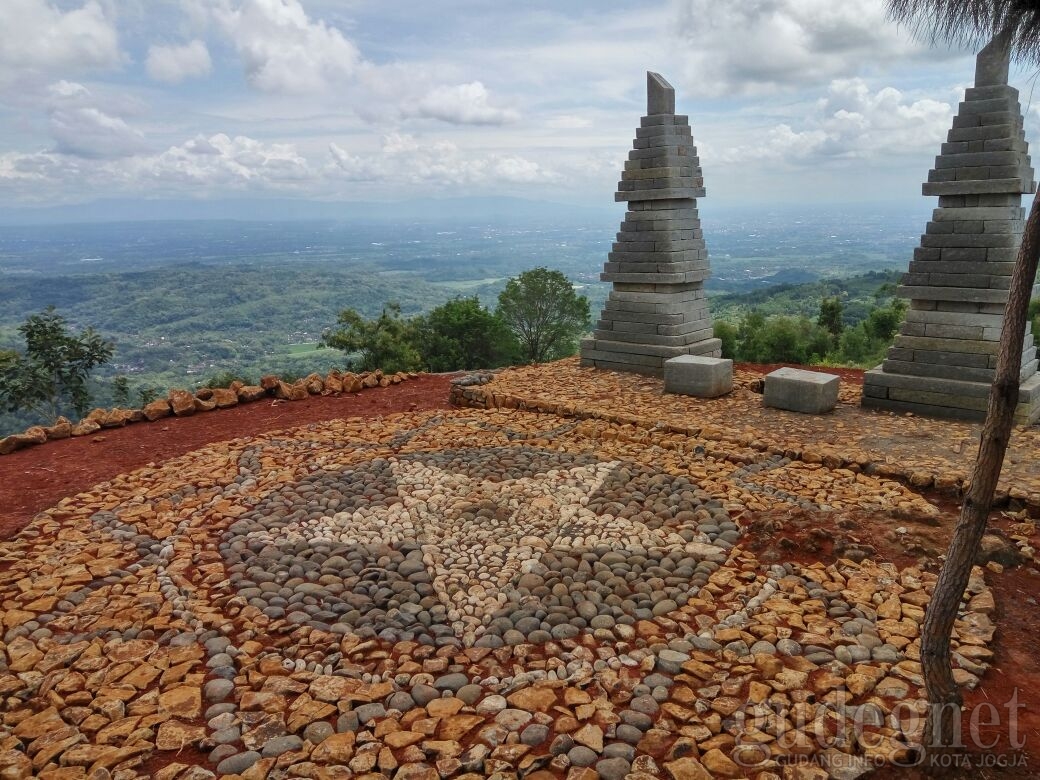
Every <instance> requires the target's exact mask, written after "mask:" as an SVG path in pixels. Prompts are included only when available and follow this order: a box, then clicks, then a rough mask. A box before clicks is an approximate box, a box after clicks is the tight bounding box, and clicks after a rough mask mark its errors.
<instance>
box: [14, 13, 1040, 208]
mask: <svg viewBox="0 0 1040 780" xmlns="http://www.w3.org/2000/svg"><path fill="white" fill-rule="evenodd" d="M972 67H973V58H972V56H971V54H970V53H969V52H963V51H955V50H949V49H945V48H943V49H933V48H932V47H930V46H929V45H928V44H927V42H920V41H917V40H914V39H913V38H912V37H911V36H910V35H909V34H908V33H907V32H906V31H905V30H902V29H900V28H898V27H896V26H895V25H894V24H892V23H890V22H888V21H887V20H886V18H885V13H884V5H883V3H882V2H880V1H875V0H859V1H856V2H840V3H835V2H833V0H748V1H747V2H744V1H742V2H727V3H721V2H717V1H716V0H666V1H664V2H610V1H604V0H597V1H596V2H567V3H560V2H552V3H549V2H524V3H515V4H509V3H498V2H476V1H474V0H446V1H445V2H401V1H398V2H395V1H394V0H373V1H372V2H369V1H368V0H352V1H347V2H342V1H340V2H333V1H332V0H157V1H153V0H86V1H84V0H66V1H62V2H59V1H58V0H3V2H0V208H3V207H13V206H24V205H50V204H59V203H76V202H84V201H91V200H95V199H98V198H113V197H115V198H164V199H165V198H174V199H209V200H219V199H221V198H231V197H233V198H239V199H240V198H243V197H245V198H250V197H257V198H264V197H277V198H285V197H289V198H301V199H316V200H396V199H406V198H414V197H426V196H435V197H454V196H471V195H512V196H520V197H526V198H532V199H545V200H555V201H561V202H569V203H579V204H586V205H601V204H604V203H610V202H611V201H612V194H611V193H612V191H613V188H614V184H615V182H616V181H617V178H618V173H619V170H620V168H621V164H622V161H623V160H624V158H625V155H626V154H627V151H628V149H629V148H630V144H631V138H632V135H633V128H634V127H635V126H636V125H638V122H639V117H640V115H641V114H642V113H643V111H644V108H645V92H644V90H645V71H646V70H656V71H659V72H661V73H662V74H663V75H665V77H666V78H668V79H669V80H670V81H671V82H672V83H673V84H674V85H675V87H676V90H677V106H678V110H679V111H681V112H684V113H687V114H689V116H690V123H691V125H692V127H693V132H694V138H695V141H696V143H697V145H698V147H699V150H700V155H701V160H702V163H703V166H704V170H705V177H706V184H707V188H708V196H709V198H712V199H714V200H716V201H717V202H719V203H722V204H739V203H742V202H748V201H772V202H791V203H827V202H833V201H835V200H841V201H855V200H865V201H906V200H909V199H913V198H915V197H919V193H920V182H921V181H923V179H924V178H925V176H926V174H927V171H928V169H929V167H931V162H932V158H933V157H934V155H935V154H936V153H937V152H938V147H939V144H940V143H941V142H942V140H943V139H944V136H945V133H946V130H947V129H948V127H949V123H950V118H951V116H952V115H953V113H954V111H955V110H956V104H957V101H958V100H959V98H960V95H961V92H962V91H963V89H964V87H965V86H968V85H969V84H970V82H971V79H972ZM1032 75H1033V74H1032V72H1030V71H1025V70H1016V71H1015V72H1014V74H1013V82H1014V83H1015V84H1016V85H1017V86H1019V88H1020V89H1021V90H1022V92H1023V103H1024V104H1025V103H1026V102H1027V101H1028V99H1029V93H1030V89H1031V86H1030V81H1029V79H1030V78H1031V77H1032ZM1027 116H1028V122H1029V124H1028V131H1031V130H1032V129H1033V127H1034V126H1035V122H1034V120H1035V118H1036V117H1037V109H1036V107H1035V106H1033V105H1030V106H1029V109H1028V111H1027ZM1028 131H1027V132H1028ZM1029 134H1031V132H1030V133H1029Z"/></svg>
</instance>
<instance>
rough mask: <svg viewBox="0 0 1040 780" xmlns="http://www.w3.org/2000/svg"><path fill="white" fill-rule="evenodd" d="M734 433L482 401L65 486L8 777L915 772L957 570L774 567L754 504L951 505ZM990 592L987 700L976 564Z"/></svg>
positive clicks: (19, 659) (972, 614)
mask: <svg viewBox="0 0 1040 780" xmlns="http://www.w3.org/2000/svg"><path fill="white" fill-rule="evenodd" d="M718 447H719V445H718V442H713V441H711V440H708V439H700V438H698V437H696V436H687V435H683V434H680V433H675V432H667V431H666V430H638V429H635V428H634V427H633V426H631V425H624V424H619V423H612V422H609V421H607V420H594V419H593V420H584V421H577V420H574V419H567V418H564V417H557V416H554V415H551V414H535V413H529V412H521V411H508V410H499V411H482V410H474V409H463V410H457V411H452V412H448V413H433V412H430V413H421V414H405V415H396V416H391V417H387V418H376V419H353V420H351V419H347V420H337V421H332V422H328V423H322V424H314V425H310V426H306V427H304V428H299V429H295V430H293V431H288V432H282V433H277V434H270V435H263V436H258V437H255V438H252V439H245V440H238V441H232V442H225V443H221V444H216V445H212V446H209V447H206V448H204V449H200V450H198V451H196V452H194V453H191V454H189V455H187V456H184V457H180V458H176V459H174V460H170V461H168V462H166V463H164V464H162V465H160V466H158V467H154V468H146V469H142V470H139V471H136V472H133V473H131V474H126V475H123V476H120V477H118V478H116V479H114V480H112V481H110V482H108V483H105V484H102V485H98V486H97V487H96V488H94V489H93V490H91V491H89V492H87V493H83V494H80V495H78V496H74V497H70V498H68V499H65V500H64V501H62V502H61V503H60V504H59V505H58V506H56V507H55V508H53V509H51V510H49V511H47V512H45V513H43V514H41V515H40V516H39V517H38V518H37V519H36V520H35V521H34V522H33V523H32V524H31V525H30V526H29V527H28V528H27V529H25V530H24V531H23V532H22V533H21V534H19V535H18V537H16V538H15V539H13V540H11V541H9V542H7V543H6V544H5V545H4V546H3V548H2V553H3V555H2V558H0V599H2V612H0V619H2V621H3V631H4V634H3V644H2V650H3V653H2V661H0V696H2V704H0V709H2V713H3V715H2V722H0V776H2V777H4V778H9V777H10V778H19V777H30V776H32V777H41V778H54V779H57V778H96V779H100V778H135V777H158V778H165V779H166V780H172V779H173V778H199V779H201V778H208V777H212V776H214V775H217V776H234V775H241V776H243V777H255V778H262V777H310V778H326V777H329V778H333V777H343V778H346V777H373V778H375V777H380V776H383V777H403V778H430V779H431V780H433V779H434V778H448V777H463V776H469V777H485V776H498V777H503V778H505V777H514V776H517V775H518V774H519V775H520V776H524V777H529V778H535V780H540V779H541V778H549V777H574V778H589V780H591V778H595V777H603V778H608V780H609V779H612V778H613V779H620V778H623V777H626V776H627V777H632V778H635V779H636V780H640V779H641V778H649V777H671V778H675V780H683V779H685V778H701V777H745V776H746V777H755V778H762V779H763V780H764V779H765V778H772V777H816V776H819V777H826V776H827V775H828V772H829V773H830V774H832V775H837V774H838V773H840V772H845V773H849V772H856V771H858V770H861V769H865V768H866V767H868V766H873V765H874V764H875V763H876V762H883V761H901V760H905V759H907V758H908V757H909V756H910V755H911V754H912V747H913V745H914V743H915V740H916V739H918V738H919V736H920V733H919V732H920V725H921V721H920V718H919V713H920V711H921V700H920V697H921V684H922V680H921V677H920V665H919V663H918V652H917V651H918V641H917V636H918V631H919V623H920V621H921V619H922V614H923V610H922V607H923V605H924V604H925V603H926V602H927V599H928V594H929V592H930V589H931V587H932V585H933V582H934V576H932V575H930V574H927V573H924V572H922V571H920V570H918V569H916V568H906V569H902V570H900V569H898V568H897V567H896V566H894V565H893V564H891V563H886V562H884V561H878V560H872V559H870V558H866V559H864V560H862V561H861V562H858V563H854V562H852V561H848V560H843V561H840V562H839V563H838V564H836V565H834V566H824V565H822V564H819V563H815V564H798V563H793V562H786V563H782V564H780V563H775V562H774V563H766V562H764V561H760V560H758V559H757V558H756V557H755V556H754V555H752V554H750V553H749V552H747V551H745V550H743V549H742V548H741V546H740V545H739V540H740V529H739V528H738V526H737V524H736V523H735V522H734V521H735V520H736V519H738V518H739V517H742V516H743V513H745V512H748V511H755V510H758V509H772V508H776V507H783V506H792V505H794V506H798V507H802V508H807V509H812V510H813V511H818V512H822V513H840V512H842V511H845V510H850V509H857V510H864V509H865V510H871V511H874V512H877V513H895V512H902V513H906V512H912V513H915V514H917V515H919V516H927V515H930V514H936V513H937V510H936V509H935V508H934V507H932V506H931V505H930V504H928V503H927V502H926V501H925V500H924V499H922V498H921V497H920V496H918V495H917V494H916V493H914V492H912V491H911V490H909V489H908V488H906V487H903V486H902V485H901V484H899V483H897V482H894V481H890V480H886V479H884V478H882V477H875V476H867V475H864V474H862V473H855V471H854V470H850V469H846V468H841V467H836V466H832V467H828V466H827V465H824V464H823V463H806V462H803V461H798V460H795V461H792V460H790V459H789V458H787V457H784V455H783V454H782V453H768V452H761V451H754V450H749V451H748V454H747V455H746V457H735V456H734V453H733V452H719V451H718ZM969 597H970V601H969V602H966V604H965V611H964V615H963V618H962V619H961V620H960V621H959V622H958V626H957V632H956V637H955V648H956V656H955V657H956V660H957V663H958V665H959V667H960V668H959V669H958V671H957V674H958V678H959V681H960V682H961V683H962V684H964V685H967V686H973V685H974V684H976V683H977V682H978V675H981V674H982V673H983V672H984V670H985V668H986V665H987V662H988V661H989V660H990V658H991V652H990V650H989V649H988V648H987V643H989V642H990V640H991V639H992V636H993V627H992V625H991V623H990V621H989V617H988V615H989V613H990V612H991V610H992V606H993V604H992V596H991V594H990V593H989V591H988V589H987V587H986V585H985V583H984V581H983V578H982V576H981V573H976V576H975V577H974V578H973V580H972V584H971V586H970V588H969ZM808 762H812V763H808ZM496 773H497V774H496ZM846 776H853V775H848V774H846Z"/></svg>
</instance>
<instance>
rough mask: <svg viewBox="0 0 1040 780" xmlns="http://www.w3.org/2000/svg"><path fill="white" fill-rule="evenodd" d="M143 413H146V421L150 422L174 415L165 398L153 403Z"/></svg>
mask: <svg viewBox="0 0 1040 780" xmlns="http://www.w3.org/2000/svg"><path fill="white" fill-rule="evenodd" d="M141 411H142V412H144V416H145V419H146V420H148V422H155V421H156V420H161V419H162V418H163V417H169V416H170V415H171V414H173V412H172V411H171V410H170V402H169V401H168V400H166V399H165V398H160V399H158V400H156V401H152V402H151V403H150V404H147V405H146V406H145V407H144V409H142V410H141Z"/></svg>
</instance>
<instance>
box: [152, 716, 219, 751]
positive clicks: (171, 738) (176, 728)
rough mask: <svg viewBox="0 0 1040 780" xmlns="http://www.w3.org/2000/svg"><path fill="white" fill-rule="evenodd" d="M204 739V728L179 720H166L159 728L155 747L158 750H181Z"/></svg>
mask: <svg viewBox="0 0 1040 780" xmlns="http://www.w3.org/2000/svg"><path fill="white" fill-rule="evenodd" d="M205 738H206V727H205V726H195V725H192V724H191V723H185V722H184V721H180V720H167V721H164V722H163V723H162V724H161V725H160V726H159V731H158V733H157V734H156V736H155V747H156V748H158V749H159V750H181V749H182V748H185V747H188V746H190V745H196V744H198V743H199V742H201V741H202V740H204V739H205Z"/></svg>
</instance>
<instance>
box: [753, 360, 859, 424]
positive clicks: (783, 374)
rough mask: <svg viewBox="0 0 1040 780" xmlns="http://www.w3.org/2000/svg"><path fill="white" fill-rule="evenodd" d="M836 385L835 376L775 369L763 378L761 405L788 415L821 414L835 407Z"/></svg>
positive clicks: (836, 397)
mask: <svg viewBox="0 0 1040 780" xmlns="http://www.w3.org/2000/svg"><path fill="white" fill-rule="evenodd" d="M839 381H840V380H839V378H838V376H837V375H835V374H823V373H821V372H819V371H805V370H803V369H800V368H778V369H777V370H776V371H773V372H772V373H771V374H767V375H766V381H765V394H764V398H763V403H764V404H765V405H766V406H772V407H775V408H776V409H787V410H788V411H792V412H804V413H805V414H823V413H825V412H829V411H831V410H832V409H834V407H835V405H837V403H838V383H839Z"/></svg>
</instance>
